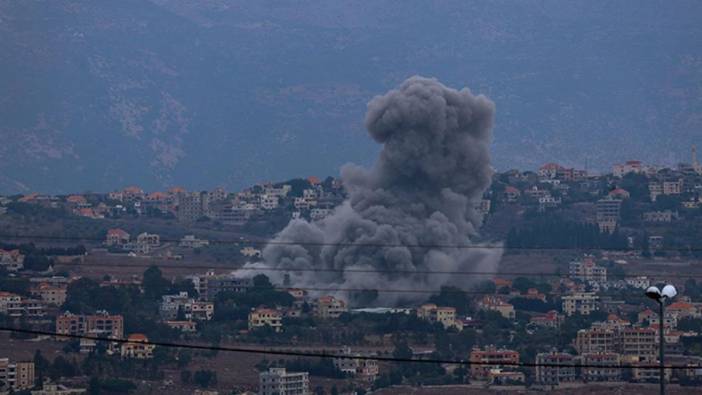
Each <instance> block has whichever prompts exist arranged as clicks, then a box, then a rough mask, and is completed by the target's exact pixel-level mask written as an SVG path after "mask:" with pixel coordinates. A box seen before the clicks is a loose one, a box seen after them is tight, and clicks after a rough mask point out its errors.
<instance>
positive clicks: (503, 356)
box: [469, 346, 519, 380]
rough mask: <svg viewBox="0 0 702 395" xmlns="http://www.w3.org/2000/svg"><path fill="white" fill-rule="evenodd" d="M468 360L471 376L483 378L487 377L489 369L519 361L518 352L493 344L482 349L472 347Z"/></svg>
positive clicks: (478, 378)
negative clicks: (496, 346) (498, 347)
mask: <svg viewBox="0 0 702 395" xmlns="http://www.w3.org/2000/svg"><path fill="white" fill-rule="evenodd" d="M469 361H470V376H471V378H473V379H477V380H484V379H487V378H488V376H489V374H490V371H491V370H495V369H501V368H502V367H503V366H508V367H509V366H512V365H514V364H517V363H518V362H519V352H517V351H514V350H507V349H497V348H495V347H494V346H488V347H486V348H485V349H484V350H481V349H479V348H474V349H473V350H472V351H471V352H470V357H469ZM505 364H507V365H505Z"/></svg>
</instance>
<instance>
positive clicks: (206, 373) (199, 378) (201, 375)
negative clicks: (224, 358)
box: [193, 370, 217, 388]
mask: <svg viewBox="0 0 702 395" xmlns="http://www.w3.org/2000/svg"><path fill="white" fill-rule="evenodd" d="M193 382H194V383H195V384H197V385H198V386H200V387H202V388H207V387H209V386H210V385H214V384H216V383H217V373H216V372H213V371H211V370H198V371H197V372H195V374H194V375H193Z"/></svg>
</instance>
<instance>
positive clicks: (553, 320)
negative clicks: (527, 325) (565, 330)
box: [529, 310, 564, 329]
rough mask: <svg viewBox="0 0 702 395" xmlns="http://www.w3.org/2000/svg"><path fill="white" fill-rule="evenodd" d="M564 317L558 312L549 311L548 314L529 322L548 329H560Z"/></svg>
mask: <svg viewBox="0 0 702 395" xmlns="http://www.w3.org/2000/svg"><path fill="white" fill-rule="evenodd" d="M563 318H564V317H563V315H561V314H558V312H557V311H556V310H551V311H548V312H547V313H546V314H541V315H535V316H532V317H531V319H530V320H529V322H531V323H534V324H536V325H538V326H543V327H546V328H553V329H558V328H560V327H561V324H562V323H563Z"/></svg>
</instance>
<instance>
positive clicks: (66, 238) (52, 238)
mask: <svg viewBox="0 0 702 395" xmlns="http://www.w3.org/2000/svg"><path fill="white" fill-rule="evenodd" d="M0 238H2V239H34V240H48V241H93V242H103V241H105V240H104V239H102V238H96V237H93V236H90V237H77V236H49V235H9V234H0ZM161 241H162V242H164V243H179V242H180V241H181V240H180V239H161ZM208 242H209V243H210V244H232V245H283V246H285V245H288V246H306V247H363V248H392V247H405V248H429V249H431V248H447V249H477V250H481V249H482V250H505V251H595V250H597V251H612V252H624V251H636V249H622V248H613V247H508V246H504V245H500V244H402V243H357V242H334V243H331V242H300V241H285V240H270V239H268V240H248V239H246V240H208ZM655 250H656V251H670V252H702V247H692V246H690V247H687V248H684V247H678V248H673V247H661V248H656V249H655Z"/></svg>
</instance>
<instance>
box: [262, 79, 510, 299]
mask: <svg viewBox="0 0 702 395" xmlns="http://www.w3.org/2000/svg"><path fill="white" fill-rule="evenodd" d="M494 111H495V106H494V104H493V103H492V101H490V100H489V99H487V98H486V97H484V96H482V95H478V96H475V95H473V94H472V93H471V92H470V91H469V90H468V89H462V90H460V91H458V90H455V89H451V88H448V87H446V86H444V85H442V84H441V83H439V82H438V81H437V80H435V79H429V78H422V77H411V78H409V79H407V80H406V81H405V82H404V83H402V85H400V87H399V88H397V89H395V90H391V91H389V92H388V93H386V94H385V95H382V96H377V97H375V98H374V99H373V100H371V101H370V102H369V103H368V112H367V114H366V120H365V125H366V128H367V129H368V132H369V134H370V136H371V137H372V138H373V139H374V140H375V141H376V142H378V143H379V144H382V146H383V147H382V150H381V152H380V155H379V157H378V160H377V162H376V163H375V164H374V165H373V167H371V168H370V169H366V168H362V167H359V166H356V165H353V164H347V165H345V166H344V167H343V168H342V170H341V178H342V181H343V184H344V187H345V188H346V190H347V192H348V199H347V200H346V201H345V202H344V203H343V204H342V205H341V206H339V207H337V208H336V209H335V210H334V212H333V213H332V214H331V215H330V216H328V217H326V218H325V219H324V220H322V221H319V222H316V223H310V222H307V221H305V220H293V221H291V222H290V223H289V224H288V226H287V227H286V228H285V229H283V230H282V231H281V232H280V233H279V234H278V235H277V236H276V238H275V241H277V242H299V243H303V244H300V245H281V244H269V245H267V246H266V248H264V250H263V260H264V262H263V263H261V264H262V265H264V266H269V267H276V268H279V269H290V272H289V273H288V275H289V276H290V280H291V281H290V282H291V284H292V286H297V287H323V288H332V287H337V288H364V289H367V288H374V289H438V288H439V287H440V286H442V285H456V286H462V287H465V286H466V285H469V284H470V282H471V281H475V280H472V279H470V278H469V277H466V276H456V275H451V274H427V273H415V272H426V271H457V270H479V271H483V270H494V269H495V266H496V264H497V262H498V261H499V252H495V251H487V250H480V249H472V248H471V249H469V248H450V247H442V246H455V245H469V244H470V238H471V237H472V236H475V235H476V230H477V228H478V227H479V225H480V223H481V221H482V217H481V215H480V214H479V213H478V212H477V211H476V210H475V209H474V205H475V203H476V202H479V201H480V199H481V198H482V194H483V192H484V191H485V190H486V188H487V187H488V186H489V185H490V179H491V176H492V174H493V171H492V169H491V167H490V158H489V153H488V148H489V144H490V141H491V136H492V125H493V114H494ZM305 243H307V245H305ZM417 245H421V246H428V247H425V248H417V247H416V246H417ZM413 246H414V247H413ZM321 268H323V269H335V270H338V272H310V271H299V269H321ZM354 270H379V271H383V272H382V273H354V272H353V271H354ZM387 271H389V272H387ZM393 271H401V272H403V273H393ZM408 271H409V272H410V273H407V272H408ZM270 273H271V272H266V274H270ZM280 276H281V277H282V273H280ZM276 280H278V281H280V278H276ZM337 294H341V295H340V296H352V297H353V294H351V295H344V293H343V292H338V293H337ZM427 296H428V295H426V294H395V293H380V294H379V295H378V300H377V301H376V304H394V303H397V302H399V301H400V300H408V299H425V298H426V297H427ZM352 302H353V299H352Z"/></svg>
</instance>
